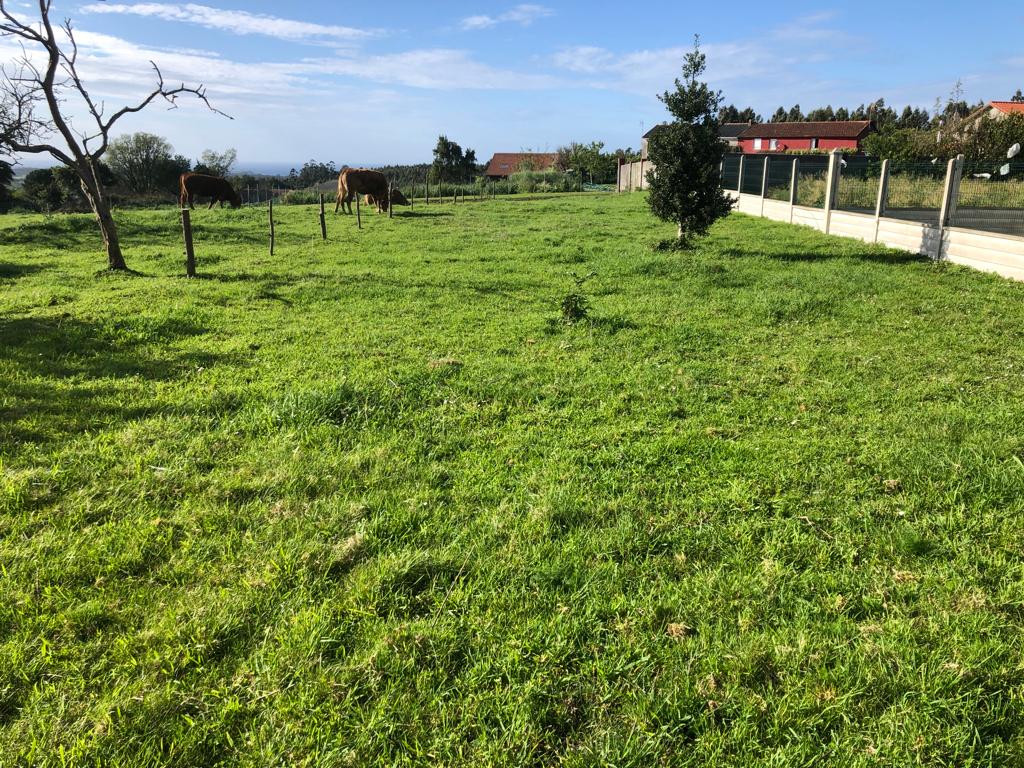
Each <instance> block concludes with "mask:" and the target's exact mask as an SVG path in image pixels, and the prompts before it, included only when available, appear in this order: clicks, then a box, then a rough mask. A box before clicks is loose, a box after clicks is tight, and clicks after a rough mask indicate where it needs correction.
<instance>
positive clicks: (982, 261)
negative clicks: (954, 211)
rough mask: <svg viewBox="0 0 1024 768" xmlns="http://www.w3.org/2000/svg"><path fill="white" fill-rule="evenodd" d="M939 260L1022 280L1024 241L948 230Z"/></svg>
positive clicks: (964, 230) (980, 233) (1001, 236)
mask: <svg viewBox="0 0 1024 768" xmlns="http://www.w3.org/2000/svg"><path fill="white" fill-rule="evenodd" d="M942 258H944V259H949V260H950V261H952V262H953V263H954V264H963V265H965V266H968V267H974V268H975V269H981V270H984V271H985V272H996V273H998V274H1000V275H1002V276H1003V277H1011V278H1013V279H1014V280H1024V237H1014V236H1013V235H992V234H989V233H987V232H979V231H978V230H974V229H959V228H956V227H950V228H949V229H948V230H946V237H945V238H944V240H943V242H942Z"/></svg>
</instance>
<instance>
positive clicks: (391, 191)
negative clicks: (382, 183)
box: [388, 181, 395, 219]
mask: <svg viewBox="0 0 1024 768" xmlns="http://www.w3.org/2000/svg"><path fill="white" fill-rule="evenodd" d="M394 209H395V194H394V187H392V185H391V182H390V181H389V182H388V218H389V219H393V218H394V215H393V211H394Z"/></svg>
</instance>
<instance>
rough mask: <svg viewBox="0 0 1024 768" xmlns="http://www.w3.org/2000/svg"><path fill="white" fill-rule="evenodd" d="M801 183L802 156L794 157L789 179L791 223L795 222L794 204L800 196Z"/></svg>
mask: <svg viewBox="0 0 1024 768" xmlns="http://www.w3.org/2000/svg"><path fill="white" fill-rule="evenodd" d="M799 184H800V158H799V157H794V158H793V172H792V175H791V176H790V179H789V223H790V224H792V223H793V206H795V205H796V201H797V198H798V196H799V191H798V185H799Z"/></svg>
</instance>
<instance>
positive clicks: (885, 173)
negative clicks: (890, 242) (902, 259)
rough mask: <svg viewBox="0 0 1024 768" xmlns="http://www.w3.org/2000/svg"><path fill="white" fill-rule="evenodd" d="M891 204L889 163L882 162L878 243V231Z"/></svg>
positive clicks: (877, 202) (878, 211) (877, 217)
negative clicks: (886, 207) (887, 206)
mask: <svg viewBox="0 0 1024 768" xmlns="http://www.w3.org/2000/svg"><path fill="white" fill-rule="evenodd" d="M888 202H889V161H888V160H883V161H882V172H881V174H880V175H879V177H878V199H877V200H876V201H875V242H876V243H877V242H878V230H879V228H880V227H881V224H882V217H883V216H885V206H886V205H887V204H888Z"/></svg>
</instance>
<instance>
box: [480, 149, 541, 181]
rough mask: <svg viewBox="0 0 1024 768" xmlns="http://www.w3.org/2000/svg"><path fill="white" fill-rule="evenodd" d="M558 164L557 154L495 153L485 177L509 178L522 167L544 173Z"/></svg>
mask: <svg viewBox="0 0 1024 768" xmlns="http://www.w3.org/2000/svg"><path fill="white" fill-rule="evenodd" d="M556 162H558V153H557V152H495V153H494V157H492V158H491V162H490V163H488V164H487V170H486V171H485V172H484V175H485V176H510V175H512V174H513V173H515V172H516V171H520V170H522V169H523V167H524V166H525V167H529V168H530V169H532V170H535V171H546V170H548V169H550V168H552V167H553V166H554V165H555V163H556Z"/></svg>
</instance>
